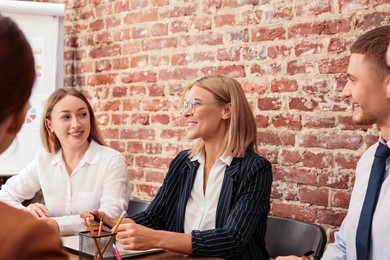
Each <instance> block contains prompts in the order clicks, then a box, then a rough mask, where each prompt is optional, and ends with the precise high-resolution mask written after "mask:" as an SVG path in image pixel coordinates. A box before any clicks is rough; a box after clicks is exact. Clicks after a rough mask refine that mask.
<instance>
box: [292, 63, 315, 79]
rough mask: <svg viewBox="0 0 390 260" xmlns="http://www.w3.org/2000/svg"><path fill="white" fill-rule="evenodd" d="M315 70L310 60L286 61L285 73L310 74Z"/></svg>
mask: <svg viewBox="0 0 390 260" xmlns="http://www.w3.org/2000/svg"><path fill="white" fill-rule="evenodd" d="M314 71H315V64H313V63H312V62H311V61H296V60H293V61H289V62H288V63H287V73H288V74H289V75H296V74H302V73H304V74H311V73H313V72H314Z"/></svg>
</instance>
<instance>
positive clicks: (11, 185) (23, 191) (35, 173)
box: [0, 141, 130, 235]
mask: <svg viewBox="0 0 390 260" xmlns="http://www.w3.org/2000/svg"><path fill="white" fill-rule="evenodd" d="M39 190H42V194H43V198H44V200H45V205H46V207H47V208H48V210H49V214H50V216H51V217H53V218H54V220H55V221H56V222H57V223H58V226H59V228H60V233H61V235H70V234H74V233H76V232H78V231H81V230H83V229H84V227H83V225H82V222H81V218H80V216H79V214H80V213H81V212H84V211H90V210H93V209H99V210H102V211H104V212H105V213H106V214H108V215H109V216H110V217H119V216H120V214H121V213H122V211H124V210H126V209H127V205H128V201H129V198H130V187H129V182H128V175H127V164H126V159H125V158H124V157H123V156H122V154H121V153H119V152H118V151H116V150H114V149H112V148H109V147H106V146H102V145H99V144H98V143H96V142H94V141H92V142H91V143H90V145H89V148H88V150H87V151H86V152H85V154H84V157H83V158H82V159H81V161H80V162H79V164H78V165H77V167H76V168H75V169H74V171H73V172H72V174H71V175H70V176H69V174H68V172H67V171H66V167H65V163H64V161H63V159H62V150H60V151H58V152H57V153H56V154H50V153H48V152H47V151H46V150H42V151H40V152H38V153H37V156H36V158H35V160H34V161H32V162H31V163H30V164H29V165H28V166H27V167H26V168H25V169H24V170H22V171H21V172H20V173H19V174H17V175H15V176H13V177H12V178H10V179H9V180H8V181H7V182H6V183H5V184H4V185H3V186H2V189H1V190H0V201H2V202H5V203H7V204H8V205H10V206H13V207H15V208H18V209H23V208H24V206H23V205H22V204H21V203H22V202H23V201H24V200H27V199H31V198H32V197H33V196H34V195H35V193H36V192H37V191H39Z"/></svg>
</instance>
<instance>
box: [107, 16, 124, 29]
mask: <svg viewBox="0 0 390 260" xmlns="http://www.w3.org/2000/svg"><path fill="white" fill-rule="evenodd" d="M120 24H121V20H120V19H119V18H118V17H108V18H106V27H107V28H113V27H117V26H120Z"/></svg>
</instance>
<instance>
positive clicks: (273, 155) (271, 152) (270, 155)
mask: <svg viewBox="0 0 390 260" xmlns="http://www.w3.org/2000/svg"><path fill="white" fill-rule="evenodd" d="M259 154H260V155H261V156H263V157H264V158H267V160H268V161H270V163H272V164H278V154H279V150H275V149H272V148H265V147H264V146H259Z"/></svg>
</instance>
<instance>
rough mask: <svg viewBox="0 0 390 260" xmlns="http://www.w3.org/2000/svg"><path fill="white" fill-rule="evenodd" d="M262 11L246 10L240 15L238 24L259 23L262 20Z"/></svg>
mask: <svg viewBox="0 0 390 260" xmlns="http://www.w3.org/2000/svg"><path fill="white" fill-rule="evenodd" d="M261 17H262V12H261V11H260V10H253V9H251V10H244V11H243V12H242V14H241V15H238V19H239V20H238V22H237V23H238V25H242V26H245V25H251V24H259V23H260V22H261Z"/></svg>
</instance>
